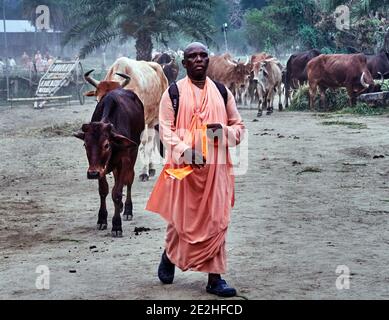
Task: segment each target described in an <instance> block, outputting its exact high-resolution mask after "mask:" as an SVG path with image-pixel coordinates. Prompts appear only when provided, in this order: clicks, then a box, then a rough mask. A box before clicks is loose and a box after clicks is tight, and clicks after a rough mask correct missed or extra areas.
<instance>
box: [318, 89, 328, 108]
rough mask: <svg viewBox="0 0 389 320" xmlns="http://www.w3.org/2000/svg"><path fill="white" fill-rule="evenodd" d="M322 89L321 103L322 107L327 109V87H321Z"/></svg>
mask: <svg viewBox="0 0 389 320" xmlns="http://www.w3.org/2000/svg"><path fill="white" fill-rule="evenodd" d="M319 90H320V104H321V107H322V108H323V109H324V110H326V88H321V87H320V88H319Z"/></svg>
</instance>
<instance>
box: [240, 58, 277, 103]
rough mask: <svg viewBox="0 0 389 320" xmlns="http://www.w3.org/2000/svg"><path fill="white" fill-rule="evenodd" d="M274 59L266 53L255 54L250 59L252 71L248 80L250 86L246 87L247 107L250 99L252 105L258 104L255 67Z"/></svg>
mask: <svg viewBox="0 0 389 320" xmlns="http://www.w3.org/2000/svg"><path fill="white" fill-rule="evenodd" d="M271 58H273V56H272V55H270V54H268V53H266V52H261V53H257V54H253V55H252V56H251V59H250V63H251V66H252V70H251V73H250V77H249V80H248V84H247V85H246V88H245V89H246V91H245V99H244V101H245V102H244V104H245V105H247V102H246V101H247V100H248V99H249V98H250V104H252V103H253V102H255V101H257V102H258V94H257V82H256V81H254V68H255V66H256V65H257V64H258V63H260V62H262V61H264V60H266V59H271Z"/></svg>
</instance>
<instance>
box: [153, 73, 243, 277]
mask: <svg viewBox="0 0 389 320" xmlns="http://www.w3.org/2000/svg"><path fill="white" fill-rule="evenodd" d="M177 86H178V90H179V94H180V96H179V102H180V106H179V112H178V115H177V119H176V124H175V123H174V118H175V117H174V110H173V106H172V102H171V99H170V97H169V93H168V91H166V92H165V93H164V94H163V96H162V99H161V104H160V109H159V125H160V138H161V140H162V142H163V144H164V146H165V147H166V149H167V159H166V160H167V162H166V165H165V167H164V170H163V172H162V174H161V175H160V177H159V178H158V180H157V182H156V185H155V187H154V189H153V191H152V193H151V196H150V199H149V201H148V203H147V206H146V210H149V211H152V212H155V213H158V214H160V215H161V216H162V217H163V218H164V219H165V220H166V221H167V222H168V227H167V234H166V254H167V256H168V258H169V259H170V261H171V262H172V263H174V264H175V265H176V266H177V267H179V268H180V269H181V270H183V271H186V270H193V271H201V272H207V273H219V274H222V273H225V271H226V252H225V238H226V232H227V228H228V224H229V222H230V211H231V208H232V207H233V206H234V182H235V180H234V175H233V170H232V163H231V159H230V156H229V153H228V147H231V146H234V145H238V144H239V143H240V141H241V139H242V138H243V130H244V125H243V122H242V119H241V117H240V115H239V112H238V110H237V107H236V103H235V99H234V97H233V95H232V93H231V92H230V91H229V90H227V91H228V101H227V106H225V104H224V100H223V97H222V96H221V94H220V92H219V90H218V89H217V87H216V85H215V84H214V82H213V81H212V80H210V79H209V78H207V79H206V84H205V87H204V89H200V88H198V87H197V86H195V85H193V84H192V82H191V81H190V79H189V78H188V77H186V78H184V79H182V80H180V81H178V82H177ZM194 122H195V123H196V126H195V127H196V128H197V129H198V130H196V132H197V133H196V132H194V131H193V130H192V131H191V132H188V129H189V128H190V127H191V125H192V126H193V123H194ZM211 123H220V124H221V125H222V127H223V129H222V134H223V138H222V139H219V140H217V141H216V140H212V141H211V142H209V143H210V144H212V146H214V149H213V150H214V152H210V154H209V155H207V164H206V165H205V167H203V168H201V169H196V168H194V171H193V173H191V174H190V175H189V176H187V177H185V178H184V179H183V180H181V181H180V180H177V179H171V178H167V175H166V172H165V170H166V169H171V168H182V167H185V164H183V163H182V160H183V159H182V158H181V155H182V154H183V152H184V151H185V150H186V149H188V148H196V150H198V151H199V152H200V153H201V150H202V149H201V140H202V139H201V137H198V136H197V137H196V134H197V135H201V132H202V131H201V128H202V126H203V125H206V124H211ZM192 129H193V128H192ZM199 142H200V145H199ZM218 150H224V153H223V152H221V153H219V152H218ZM223 155H224V157H223Z"/></svg>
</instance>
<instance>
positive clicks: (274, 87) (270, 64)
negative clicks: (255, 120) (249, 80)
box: [253, 58, 282, 117]
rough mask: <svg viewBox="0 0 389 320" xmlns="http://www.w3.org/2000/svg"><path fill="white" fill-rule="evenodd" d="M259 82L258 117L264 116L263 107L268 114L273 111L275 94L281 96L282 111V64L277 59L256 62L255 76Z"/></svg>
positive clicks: (279, 106)
mask: <svg viewBox="0 0 389 320" xmlns="http://www.w3.org/2000/svg"><path fill="white" fill-rule="evenodd" d="M253 80H254V81H255V82H256V84H257V94H258V115H257V116H258V117H260V116H262V112H263V109H264V108H266V109H267V114H268V115H270V114H271V113H272V112H273V102H274V94H275V93H276V92H277V93H278V96H279V101H278V108H279V111H282V100H281V95H282V88H281V85H282V65H281V64H280V62H279V61H278V60H277V59H275V58H271V59H266V60H263V61H262V62H258V63H255V64H254V78H253Z"/></svg>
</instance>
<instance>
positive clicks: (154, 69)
mask: <svg viewBox="0 0 389 320" xmlns="http://www.w3.org/2000/svg"><path fill="white" fill-rule="evenodd" d="M124 74H125V75H128V76H129V77H131V81H130V82H128V83H127V84H126V86H125V89H127V90H131V91H133V92H135V93H136V95H137V96H138V97H139V99H140V100H141V101H142V103H143V105H144V110H145V111H144V114H145V124H146V128H145V132H144V134H143V135H142V141H141V142H142V143H141V146H140V149H139V154H140V158H141V161H142V164H143V168H142V173H141V175H140V176H139V178H140V180H141V181H143V182H144V181H147V180H149V177H150V176H154V175H155V169H154V164H153V163H152V153H153V151H154V150H156V146H157V143H156V134H155V130H154V127H155V126H156V125H157V124H158V114H159V103H160V101H161V97H162V94H163V93H164V92H165V90H166V89H167V87H168V80H167V79H166V77H165V75H164V73H163V70H162V67H161V66H160V65H159V64H158V63H156V62H146V61H136V60H132V59H128V58H119V59H118V60H116V61H115V62H114V64H113V65H112V66H111V67H110V69H109V70H108V73H107V75H106V77H105V80H104V81H101V82H99V81H96V80H94V79H93V78H91V77H90V76H89V77H88V78H87V81H88V82H89V83H91V84H92V85H94V86H95V87H97V90H96V91H95V95H99V92H100V91H99V89H100V87H102V86H103V87H105V84H106V83H111V82H115V81H116V82H119V81H121V77H120V75H122V76H123V75H124Z"/></svg>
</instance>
